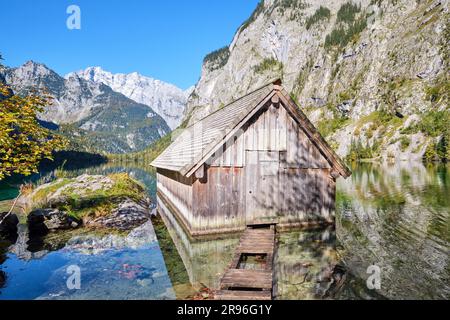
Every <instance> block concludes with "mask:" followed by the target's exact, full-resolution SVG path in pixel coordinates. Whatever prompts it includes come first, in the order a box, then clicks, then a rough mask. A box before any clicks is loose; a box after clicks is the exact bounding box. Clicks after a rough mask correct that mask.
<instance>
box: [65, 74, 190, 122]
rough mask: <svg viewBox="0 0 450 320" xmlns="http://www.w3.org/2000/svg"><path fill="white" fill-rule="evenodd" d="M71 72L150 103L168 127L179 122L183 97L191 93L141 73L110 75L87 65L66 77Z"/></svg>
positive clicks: (131, 97)
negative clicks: (85, 67)
mask: <svg viewBox="0 0 450 320" xmlns="http://www.w3.org/2000/svg"><path fill="white" fill-rule="evenodd" d="M74 75H76V76H78V77H80V78H83V79H85V80H88V81H92V82H95V83H103V84H105V85H107V86H109V87H111V88H112V89H113V90H114V91H116V92H120V93H122V94H123V95H125V96H126V97H128V98H130V99H132V100H134V101H136V102H138V103H142V104H145V105H148V106H150V107H151V108H152V109H153V110H154V111H155V112H156V113H157V114H159V115H160V116H161V117H162V118H163V119H164V120H165V121H166V122H167V124H168V125H169V127H170V128H171V129H176V128H177V127H178V126H179V125H180V123H181V121H182V117H183V114H184V111H185V107H186V103H187V98H188V96H189V95H190V94H191V92H192V89H188V90H186V91H183V90H181V89H180V88H178V87H176V86H174V85H172V84H169V83H165V82H163V81H160V80H156V79H152V78H148V77H145V76H142V75H140V74H139V73H137V72H134V73H131V74H121V73H119V74H112V73H111V72H108V71H105V70H103V69H102V68H100V67H89V68H87V69H86V70H82V71H78V72H76V73H70V74H68V75H67V76H66V78H70V77H72V76H74Z"/></svg>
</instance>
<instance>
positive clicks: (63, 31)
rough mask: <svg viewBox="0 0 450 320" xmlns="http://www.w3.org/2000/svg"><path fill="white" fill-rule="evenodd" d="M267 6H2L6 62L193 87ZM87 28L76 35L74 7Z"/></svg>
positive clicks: (117, 1)
mask: <svg viewBox="0 0 450 320" xmlns="http://www.w3.org/2000/svg"><path fill="white" fill-rule="evenodd" d="M258 1H259V0H189V1H188V0H185V1H182V0H171V1H164V0H109V1H107V0H71V1H67V0H46V1H44V0H14V1H11V0H0V7H1V8H2V9H1V11H0V28H1V30H2V31H3V37H2V38H3V39H2V42H1V44H0V52H1V53H2V55H3V58H4V61H3V64H4V65H7V66H11V67H16V66H19V65H21V64H23V63H24V62H26V61H28V60H34V61H38V62H42V63H45V64H46V65H47V66H49V67H50V68H52V69H53V70H55V71H56V72H58V73H59V74H61V75H64V74H66V73H68V72H71V71H77V70H80V69H84V68H86V67H88V66H101V67H103V68H104V69H105V70H108V71H111V72H114V73H118V72H122V73H130V72H134V71H137V72H139V73H141V74H143V75H146V76H151V77H154V78H157V79H161V80H163V81H167V82H171V83H174V84H175V85H177V86H179V87H181V88H183V89H186V88H188V87H189V86H191V85H193V84H195V83H196V82H197V80H198V79H199V77H200V71H201V64H202V60H203V57H204V56H205V55H206V54H207V53H209V52H211V51H213V50H215V49H218V48H221V47H223V46H225V45H228V44H229V43H230V42H231V40H232V38H233V35H234V33H235V31H236V30H237V28H238V27H239V26H240V25H241V24H242V22H244V21H245V20H246V19H247V18H248V17H249V16H250V14H251V13H252V11H253V10H254V8H255V7H256V4H257V3H258ZM72 4H74V5H78V6H79V7H80V9H81V30H69V29H68V28H67V27H66V20H67V18H68V17H69V15H68V14H67V13H66V9H67V7H68V6H69V5H72Z"/></svg>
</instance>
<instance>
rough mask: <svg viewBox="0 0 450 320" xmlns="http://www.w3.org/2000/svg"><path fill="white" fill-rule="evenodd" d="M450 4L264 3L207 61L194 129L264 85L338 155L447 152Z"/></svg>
mask: <svg viewBox="0 0 450 320" xmlns="http://www.w3.org/2000/svg"><path fill="white" fill-rule="evenodd" d="M448 8H449V6H448V0H427V1H410V0H358V1H357V0H355V1H353V2H351V1H347V0H345V1H343V0H314V1H312V0H265V1H261V2H260V3H259V4H258V6H257V8H256V10H255V11H254V12H253V14H252V15H251V16H250V17H249V18H248V20H247V21H245V22H244V23H243V24H242V26H241V27H240V28H239V29H238V30H237V32H236V34H235V36H234V38H233V40H232V42H231V44H230V45H229V46H227V47H225V48H222V49H219V50H217V51H215V52H212V53H211V54H209V55H207V56H206V57H205V59H204V63H203V68H202V75H201V78H200V80H199V82H198V83H197V85H196V87H195V89H194V91H193V93H192V94H191V96H190V98H189V101H188V107H187V111H186V121H188V123H190V124H192V123H194V122H195V121H196V120H198V119H200V118H202V117H204V116H205V115H207V114H208V113H210V112H213V111H214V110H216V109H217V108H220V107H221V106H223V105H224V104H227V103H229V102H230V101H232V100H233V99H236V98H238V97H240V96H242V95H244V94H246V93H248V92H250V91H252V90H254V89H255V88H257V87H259V86H261V85H262V84H265V83H266V82H268V81H269V80H271V79H273V78H276V77H281V78H282V81H283V86H284V87H285V88H286V90H287V91H288V92H290V94H291V95H292V97H293V98H294V99H295V100H297V102H298V103H299V105H300V106H301V108H302V110H303V111H304V112H305V113H306V114H307V115H308V116H309V117H310V119H311V120H312V121H313V122H314V123H315V125H316V126H317V127H318V128H319V130H320V131H321V133H322V134H323V135H324V136H325V137H326V138H327V140H328V141H329V142H330V144H331V145H332V147H333V148H335V149H336V151H337V153H338V154H339V155H341V156H342V157H350V158H351V159H355V158H356V159H361V158H378V159H383V160H390V159H392V160H393V159H397V160H415V159H417V160H418V159H422V157H423V156H424V155H425V156H427V157H430V158H436V157H437V156H439V157H441V158H442V157H443V156H442V153H443V152H444V151H446V152H447V158H450V156H448V155H449V154H450V152H449V150H450V148H448V147H446V148H441V147H440V146H447V145H448V142H447V141H449V139H450V129H448V128H449V125H448V124H449V123H450V107H449V100H448V94H449V92H450V85H449V80H448V74H449V52H450V50H449V43H450V41H449V35H450V32H449V21H450V19H449V9H448Z"/></svg>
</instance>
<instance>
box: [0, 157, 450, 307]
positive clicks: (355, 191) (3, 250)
mask: <svg viewBox="0 0 450 320" xmlns="http://www.w3.org/2000/svg"><path fill="white" fill-rule="evenodd" d="M124 171H125V172H128V173H130V174H131V175H132V176H134V177H135V178H136V179H138V180H140V181H142V182H143V183H144V184H145V185H146V186H147V187H148V190H149V195H150V197H151V198H152V199H155V189H156V184H155V175H154V172H152V171H151V170H149V169H148V168H146V167H143V166H127V167H124V166H118V167H114V166H102V167H97V168H90V169H85V170H82V171H72V172H67V174H70V175H74V176H76V175H79V174H82V173H93V174H96V173H98V174H105V173H111V172H124ZM38 178H40V180H39V181H38V182H37V183H42V182H45V181H47V180H51V179H52V175H51V174H50V175H47V176H43V177H38ZM11 196H14V187H11V186H9V187H3V189H2V187H1V186H0V198H1V197H3V198H8V197H9V198H10V197H11ZM449 213H450V167H449V166H428V167H426V166H424V165H422V164H420V163H414V164H410V163H403V164H397V165H368V164H367V165H360V166H358V167H355V168H353V175H352V177H351V178H349V179H348V180H340V181H339V183H338V195H337V219H336V220H337V222H336V228H335V229H334V228H331V229H326V230H313V231H296V232H289V233H284V234H281V235H280V236H279V244H278V253H277V256H276V257H275V277H276V295H277V298H278V299H449V298H450V280H449V279H450V267H449V255H448V252H449V248H450V244H449V241H450V218H449ZM155 223H157V222H155ZM22 228H24V226H22ZM155 228H156V230H157V232H156V233H157V235H158V239H159V241H154V240H151V239H150V240H148V241H147V242H145V239H144V241H141V242H140V246H138V247H136V246H132V247H127V246H119V247H115V246H111V247H109V248H108V249H107V250H101V251H99V252H97V251H92V250H91V252H89V250H88V252H86V250H81V251H80V250H76V249H74V248H73V247H71V246H67V244H66V242H65V241H60V243H59V242H58V241H56V242H55V241H44V242H42V239H33V241H32V242H28V243H27V241H29V240H28V239H27V238H26V232H24V234H22V238H23V239H22V240H21V239H20V237H19V240H18V243H19V244H20V243H21V241H22V245H19V246H18V245H17V243H16V245H15V246H11V242H8V241H2V242H1V243H0V272H3V273H4V274H6V277H7V278H6V283H5V284H4V285H3V287H2V288H0V299H173V298H186V297H188V296H190V295H191V294H192V293H193V292H195V291H196V290H199V289H201V288H202V287H210V288H215V287H217V284H218V279H219V277H220V275H221V274H222V273H223V271H224V270H225V268H226V266H227V264H228V262H229V261H230V258H231V256H232V255H233V251H234V248H235V246H236V244H237V241H238V238H236V237H231V238H225V239H220V240H211V241H201V242H192V241H191V240H189V239H188V238H187V236H186V235H185V234H184V233H183V231H182V229H181V228H180V227H179V226H177V225H176V221H167V219H166V223H165V224H162V223H157V225H155ZM152 232H153V231H152ZM48 242H50V244H49V243H48ZM71 264H78V265H80V266H81V270H82V289H81V290H75V291H73V290H68V289H67V288H66V280H67V277H68V275H67V274H66V269H67V266H69V265H71ZM336 264H338V265H340V266H343V268H345V270H346V272H345V275H344V278H343V281H341V282H340V283H333V281H331V280H330V274H331V273H332V271H333V267H334V266H335V265H336ZM370 265H376V266H378V267H379V268H380V270H381V288H380V289H379V290H370V289H368V288H367V285H366V279H367V278H368V277H369V274H368V273H367V268H368V267H369V266H370Z"/></svg>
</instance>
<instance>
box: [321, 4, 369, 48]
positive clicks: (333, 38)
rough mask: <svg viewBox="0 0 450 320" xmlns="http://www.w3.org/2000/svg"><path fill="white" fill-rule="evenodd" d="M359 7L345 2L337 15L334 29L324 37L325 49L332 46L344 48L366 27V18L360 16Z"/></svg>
mask: <svg viewBox="0 0 450 320" xmlns="http://www.w3.org/2000/svg"><path fill="white" fill-rule="evenodd" d="M360 11H361V7H360V6H358V5H356V4H353V3H352V2H347V3H345V4H343V5H342V6H341V8H340V9H339V11H338V13H337V19H336V27H335V28H334V29H333V31H331V33H330V34H329V35H327V36H326V37H325V48H330V47H334V46H339V47H345V46H346V45H347V44H348V43H349V42H350V41H351V40H353V39H354V38H356V37H357V36H358V35H359V34H360V33H361V32H362V31H363V30H364V29H365V28H366V27H367V16H366V15H363V14H361V15H360V17H359V18H356V15H357V14H358V13H359V12H360Z"/></svg>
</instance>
